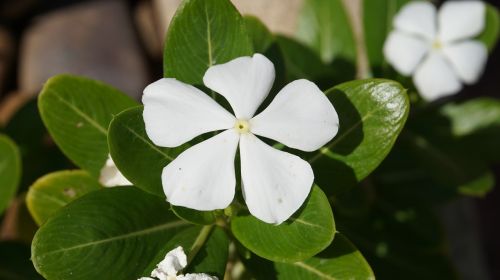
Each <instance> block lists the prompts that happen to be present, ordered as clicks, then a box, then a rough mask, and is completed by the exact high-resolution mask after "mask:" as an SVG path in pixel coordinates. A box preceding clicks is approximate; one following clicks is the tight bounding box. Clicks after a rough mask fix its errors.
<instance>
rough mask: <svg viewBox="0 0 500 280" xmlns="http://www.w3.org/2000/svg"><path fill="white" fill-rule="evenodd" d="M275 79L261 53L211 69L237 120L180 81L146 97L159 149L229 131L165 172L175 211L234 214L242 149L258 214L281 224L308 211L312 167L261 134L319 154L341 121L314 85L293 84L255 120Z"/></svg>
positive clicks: (164, 83) (246, 193) (252, 207)
mask: <svg viewBox="0 0 500 280" xmlns="http://www.w3.org/2000/svg"><path fill="white" fill-rule="evenodd" d="M274 77H275V71H274V66H273V64H272V62H271V61H269V60H268V59H267V58H266V57H264V56H262V55H260V54H255V55H253V56H252V57H240V58H236V59H234V60H232V61H230V62H227V63H225V64H221V65H216V66H212V67H210V68H209V69H208V70H207V72H206V73H205V75H204V77H203V81H204V83H205V85H206V86H207V87H208V88H210V89H212V90H214V91H216V92H219V93H220V94H221V95H222V96H224V97H225V98H226V99H227V100H228V101H229V104H230V105H231V107H232V108H233V110H234V113H235V115H236V116H233V115H231V113H229V112H228V111H226V110H225V109H224V108H223V107H221V106H220V105H218V104H217V103H215V101H213V100H210V98H209V97H208V96H207V95H206V94H205V93H204V92H202V91H200V90H198V89H196V88H195V87H192V86H189V85H186V84H183V83H181V82H179V81H177V80H175V79H165V78H164V79H161V80H159V81H157V82H155V83H153V84H151V85H149V86H148V87H147V88H146V89H145V90H144V96H143V97H142V102H143V103H144V113H143V114H144V123H145V125H146V132H147V134H148V136H149V138H151V140H152V141H153V143H155V144H156V145H158V146H164V147H176V146H179V145H181V144H184V143H185V142H187V141H189V140H191V139H193V138H194V137H196V136H198V135H200V134H203V133H206V132H211V131H217V130H223V129H224V131H223V132H221V133H220V134H217V135H216V136H213V137H211V138H210V139H208V140H206V141H203V142H201V143H198V144H196V145H195V146H193V147H191V148H188V149H187V150H186V151H184V152H183V153H181V154H180V155H179V156H178V157H177V158H176V159H175V160H174V161H172V162H171V163H170V164H169V165H167V166H166V167H165V169H163V172H162V184H163V190H164V191H165V195H166V196H167V200H168V201H169V202H170V203H171V204H172V205H177V206H184V207H189V208H192V209H197V210H204V211H207V210H216V209H224V208H226V207H228V206H229V204H230V203H231V202H232V201H233V198H234V193H235V187H236V178H235V171H234V159H235V156H236V150H237V149H238V148H239V152H240V153H239V157H240V159H241V164H240V167H241V189H242V192H243V197H244V198H245V201H246V204H247V206H248V210H249V211H250V213H251V214H252V215H254V216H255V217H257V218H259V219H260V220H262V221H264V222H267V223H275V224H280V223H282V222H283V221H285V220H286V219H288V218H289V217H290V216H291V215H292V214H293V213H294V212H295V211H297V209H298V208H299V207H300V206H301V205H302V203H303V202H304V200H305V199H306V197H307V195H308V194H309V192H310V190H311V187H312V185H313V181H314V174H313V170H312V168H311V165H310V164H309V163H308V162H307V161H305V160H303V159H301V158H299V157H297V156H294V155H292V154H289V153H287V152H282V151H279V150H277V149H275V148H272V147H271V146H269V145H268V144H266V143H264V142H263V141H262V140H260V139H259V138H257V137H256V135H258V136H263V137H266V138H270V139H273V140H277V141H279V142H281V143H284V144H285V145H287V146H289V147H292V148H296V149H299V150H304V151H314V150H317V149H319V148H321V147H322V146H323V145H325V144H326V143H328V142H329V141H330V140H331V139H332V138H333V137H334V136H335V134H337V131H338V126H339V120H338V116H337V112H335V109H334V108H333V106H332V104H331V103H330V101H329V100H328V98H327V97H326V96H325V95H324V94H323V92H321V90H320V89H319V88H318V87H317V86H316V85H315V84H314V83H312V82H310V81H307V80H296V81H293V82H291V83H290V84H288V85H287V86H286V87H285V88H283V89H282V90H281V91H280V92H279V93H278V94H277V95H276V97H275V98H274V100H273V101H272V102H271V103H270V104H269V106H268V107H267V108H266V109H264V110H263V111H262V112H260V113H258V114H257V115H256V116H254V115H255V112H256V111H257V109H258V107H259V106H260V104H261V103H262V102H263V101H264V100H265V99H266V97H267V95H268V94H269V91H270V90H271V88H272V86H273V82H274Z"/></svg>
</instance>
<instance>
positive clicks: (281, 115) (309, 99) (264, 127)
mask: <svg viewBox="0 0 500 280" xmlns="http://www.w3.org/2000/svg"><path fill="white" fill-rule="evenodd" d="M338 128H339V118H338V116H337V112H336V111H335V108H333V105H332V103H330V101H329V100H328V98H327V97H326V95H325V94H324V93H323V92H322V91H321V90H320V89H319V88H318V87H317V86H316V85H315V84H314V83H312V82H310V81H307V80H296V81H293V82H291V83H289V84H288V85H287V86H285V87H284V88H283V89H282V90H281V91H280V92H279V93H278V94H277V95H276V97H275V98H274V100H273V101H272V102H271V104H269V106H268V107H267V108H266V109H265V110H264V111H262V113H260V114H259V115H257V116H255V117H254V118H253V119H251V120H250V131H251V132H252V133H255V134H257V135H261V136H264V137H267V138H271V139H274V140H276V141H279V142H281V143H283V144H285V145H287V146H289V147H292V148H296V149H300V150H303V151H314V150H317V149H319V148H321V147H322V146H323V145H324V144H326V143H328V142H329V141H330V140H331V139H332V138H333V137H334V136H335V135H336V134H337V131H338Z"/></svg>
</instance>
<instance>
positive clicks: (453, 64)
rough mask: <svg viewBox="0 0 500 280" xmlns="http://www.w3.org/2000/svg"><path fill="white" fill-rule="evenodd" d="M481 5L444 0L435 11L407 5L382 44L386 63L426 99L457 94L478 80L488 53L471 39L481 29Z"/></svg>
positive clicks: (421, 5)
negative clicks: (404, 77)
mask: <svg viewBox="0 0 500 280" xmlns="http://www.w3.org/2000/svg"><path fill="white" fill-rule="evenodd" d="M485 10H486V7H485V4H484V3H483V2H480V1H450V2H445V3H444V4H443V5H442V6H441V8H440V10H439V12H437V11H436V8H435V6H434V5H433V4H431V3H429V2H425V1H421V2H420V1H419V2H411V3H409V4H407V5H405V6H404V7H403V8H401V10H400V11H399V12H398V14H397V15H396V16H395V17H394V22H393V25H394V29H395V30H394V31H392V32H391V33H390V34H389V36H388V38H387V40H386V42H385V45H384V55H385V57H386V59H387V61H388V62H389V63H390V64H391V65H392V66H393V67H394V68H395V69H396V70H397V71H398V72H400V73H401V74H403V75H406V76H410V75H413V82H414V84H415V86H416V87H417V89H418V91H419V92H420V94H421V95H422V97H423V98H424V99H426V100H428V101H432V100H435V99H438V98H440V97H444V96H448V95H452V94H455V93H457V92H459V91H460V90H461V89H462V83H465V84H473V83H475V82H477V80H478V79H479V77H480V76H481V74H482V72H483V70H484V67H485V64H486V60H487V57H488V50H487V48H486V46H485V45H484V44H483V43H481V42H479V41H477V40H474V39H473V38H474V37H475V36H477V35H479V34H480V33H481V32H482V31H483V29H484V25H485V13H486V11H485Z"/></svg>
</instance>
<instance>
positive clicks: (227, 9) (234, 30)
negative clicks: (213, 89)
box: [163, 0, 252, 85]
mask: <svg viewBox="0 0 500 280" xmlns="http://www.w3.org/2000/svg"><path fill="white" fill-rule="evenodd" d="M165 42H166V43H165V49H164V52H163V70H164V75H165V77H172V78H176V79H178V80H180V81H183V82H185V83H188V84H198V85H201V84H203V81H202V78H203V75H204V74H205V71H206V70H207V69H208V68H209V67H210V66H212V65H215V64H221V63H224V62H227V61H229V60H232V59H234V58H236V57H240V56H246V55H251V54H252V43H251V42H250V40H249V37H248V34H247V32H246V29H245V22H244V21H243V18H242V17H241V15H240V14H239V13H238V11H237V10H236V8H235V7H234V6H233V5H232V4H231V2H230V1H228V0H186V1H184V2H183V3H182V4H181V6H180V7H179V8H178V9H177V12H176V13H175V16H174V18H173V19H172V22H171V23H170V27H169V29H168V32H167V37H166V39H165Z"/></svg>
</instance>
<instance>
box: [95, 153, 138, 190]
mask: <svg viewBox="0 0 500 280" xmlns="http://www.w3.org/2000/svg"><path fill="white" fill-rule="evenodd" d="M99 183H101V185H103V186H105V187H116V186H130V185H132V183H130V181H129V180H127V178H125V176H123V174H122V173H121V172H120V170H118V168H117V167H116V165H115V162H114V161H113V159H112V158H111V156H110V155H108V159H107V160H106V163H105V164H104V166H103V168H102V169H101V175H100V176H99Z"/></svg>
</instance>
